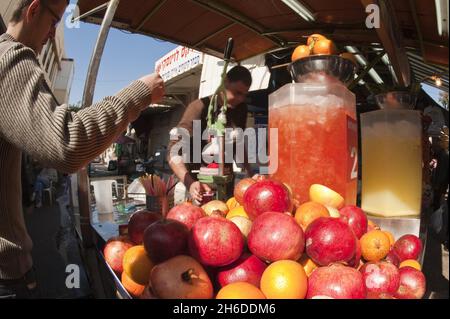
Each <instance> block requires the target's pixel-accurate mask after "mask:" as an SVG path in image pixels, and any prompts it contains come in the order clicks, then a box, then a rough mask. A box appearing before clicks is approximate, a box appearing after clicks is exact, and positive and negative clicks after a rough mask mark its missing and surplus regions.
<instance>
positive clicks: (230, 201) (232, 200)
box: [226, 197, 241, 210]
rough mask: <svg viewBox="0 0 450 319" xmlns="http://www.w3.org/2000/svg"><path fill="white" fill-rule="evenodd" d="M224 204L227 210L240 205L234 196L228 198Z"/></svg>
mask: <svg viewBox="0 0 450 319" xmlns="http://www.w3.org/2000/svg"><path fill="white" fill-rule="evenodd" d="M226 204H227V206H228V209H229V210H233V209H234V208H236V207H239V206H241V205H240V204H239V203H238V202H237V200H236V198H234V197H231V198H230V199H228V200H227V202H226Z"/></svg>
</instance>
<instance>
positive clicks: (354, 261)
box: [348, 240, 361, 268]
mask: <svg viewBox="0 0 450 319" xmlns="http://www.w3.org/2000/svg"><path fill="white" fill-rule="evenodd" d="M360 263H361V243H360V242H359V240H357V241H356V253H355V256H354V257H353V258H352V259H351V260H350V261H349V263H348V265H349V266H350V267H354V268H358V267H359V265H360Z"/></svg>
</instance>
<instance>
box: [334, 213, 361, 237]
mask: <svg viewBox="0 0 450 319" xmlns="http://www.w3.org/2000/svg"><path fill="white" fill-rule="evenodd" d="M339 214H340V219H341V220H342V221H343V222H345V223H347V224H348V225H349V226H350V228H351V229H352V230H353V232H354V233H355V235H356V237H358V239H359V238H361V237H362V235H364V234H365V233H366V232H367V216H366V214H365V213H364V211H363V210H362V209H361V208H359V207H357V206H345V207H344V208H341V210H339Z"/></svg>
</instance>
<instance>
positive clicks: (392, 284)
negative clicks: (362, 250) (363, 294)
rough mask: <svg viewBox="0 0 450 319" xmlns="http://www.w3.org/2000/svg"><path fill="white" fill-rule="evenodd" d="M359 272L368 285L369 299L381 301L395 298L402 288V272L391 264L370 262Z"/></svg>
mask: <svg viewBox="0 0 450 319" xmlns="http://www.w3.org/2000/svg"><path fill="white" fill-rule="evenodd" d="M359 271H360V272H361V274H362V275H363V279H364V284H365V285H366V290H367V298H370V299H380V298H386V297H387V296H393V295H394V294H395V292H396V291H397V289H398V288H399V286H400V272H399V271H398V268H397V267H395V266H394V265H393V264H391V263H389V262H386V261H379V262H368V263H366V264H364V265H363V266H362V267H361V269H360V270H359Z"/></svg>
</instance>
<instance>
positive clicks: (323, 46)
mask: <svg viewBox="0 0 450 319" xmlns="http://www.w3.org/2000/svg"><path fill="white" fill-rule="evenodd" d="M337 53H338V49H337V47H336V45H335V43H334V42H333V41H332V40H330V39H328V38H327V37H325V36H324V35H321V34H312V35H310V36H309V37H308V40H307V41H306V44H302V45H298V46H297V47H296V48H295V49H294V52H293V53H292V56H291V60H292V62H294V61H297V60H298V59H302V58H306V57H308V56H311V55H336V54H337ZM340 56H341V57H343V58H345V59H349V60H351V61H352V62H353V63H354V64H356V65H357V64H358V62H357V61H356V59H355V56H354V55H353V54H352V53H348V52H344V53H341V54H340Z"/></svg>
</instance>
